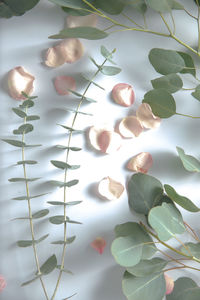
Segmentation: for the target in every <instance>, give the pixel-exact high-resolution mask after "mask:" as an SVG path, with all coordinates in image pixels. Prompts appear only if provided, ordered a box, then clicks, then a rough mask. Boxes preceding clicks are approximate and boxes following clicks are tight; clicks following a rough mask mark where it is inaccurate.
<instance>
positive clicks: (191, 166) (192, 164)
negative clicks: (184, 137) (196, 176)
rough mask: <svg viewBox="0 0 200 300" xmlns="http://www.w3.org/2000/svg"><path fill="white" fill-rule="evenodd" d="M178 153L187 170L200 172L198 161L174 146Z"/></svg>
mask: <svg viewBox="0 0 200 300" xmlns="http://www.w3.org/2000/svg"><path fill="white" fill-rule="evenodd" d="M176 149H177V152H178V155H179V157H180V159H181V161H182V163H183V166H184V168H185V169H186V170H187V171H189V172H200V161H199V160H198V159H196V158H195V157H193V156H191V155H187V154H185V152H184V150H183V149H182V148H180V147H176Z"/></svg>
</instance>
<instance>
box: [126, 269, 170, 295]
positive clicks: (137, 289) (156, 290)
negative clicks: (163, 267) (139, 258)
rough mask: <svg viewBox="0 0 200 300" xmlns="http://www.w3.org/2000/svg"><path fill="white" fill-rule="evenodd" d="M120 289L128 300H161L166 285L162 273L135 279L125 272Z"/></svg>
mask: <svg viewBox="0 0 200 300" xmlns="http://www.w3.org/2000/svg"><path fill="white" fill-rule="evenodd" d="M122 289H123V293H124V295H125V296H126V297H127V299H128V300H149V299H153V300H161V299H163V297H164V295H165V291H166V283H165V278H164V275H163V273H154V274H151V275H149V276H146V277H135V276H133V275H131V274H129V273H128V272H125V274H124V277H123V281H122Z"/></svg>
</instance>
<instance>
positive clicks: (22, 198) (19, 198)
mask: <svg viewBox="0 0 200 300" xmlns="http://www.w3.org/2000/svg"><path fill="white" fill-rule="evenodd" d="M47 194H48V193H43V194H39V195H35V196H29V197H28V196H27V195H26V196H20V197H15V198H12V200H29V199H34V198H39V197H42V196H44V195H47Z"/></svg>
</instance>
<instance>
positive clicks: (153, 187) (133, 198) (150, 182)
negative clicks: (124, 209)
mask: <svg viewBox="0 0 200 300" xmlns="http://www.w3.org/2000/svg"><path fill="white" fill-rule="evenodd" d="M162 195H163V187H162V184H161V182H160V181H159V180H157V179H156V178H154V177H152V176H150V175H147V174H142V173H137V174H134V175H133V176H132V177H131V179H130V181H129V183H128V201H129V206H130V208H132V209H133V210H134V211H135V212H137V213H140V214H144V215H147V214H148V213H149V211H150V209H151V208H152V207H154V206H156V205H158V204H159V203H160V202H159V201H160V198H161V197H162Z"/></svg>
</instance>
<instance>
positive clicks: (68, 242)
mask: <svg viewBox="0 0 200 300" xmlns="http://www.w3.org/2000/svg"><path fill="white" fill-rule="evenodd" d="M75 238H76V236H71V237H69V238H67V239H66V241H54V242H51V244H53V245H64V244H71V243H73V241H74V240H75Z"/></svg>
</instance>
